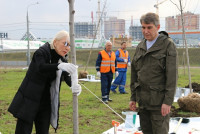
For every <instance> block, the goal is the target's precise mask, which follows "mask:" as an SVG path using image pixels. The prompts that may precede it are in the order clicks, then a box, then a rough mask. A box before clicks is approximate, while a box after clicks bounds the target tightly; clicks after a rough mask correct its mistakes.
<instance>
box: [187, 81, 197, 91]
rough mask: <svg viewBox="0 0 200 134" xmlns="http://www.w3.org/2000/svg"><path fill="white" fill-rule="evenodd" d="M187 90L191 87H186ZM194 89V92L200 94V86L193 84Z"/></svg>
mask: <svg viewBox="0 0 200 134" xmlns="http://www.w3.org/2000/svg"><path fill="white" fill-rule="evenodd" d="M185 88H189V85H187V86H185ZM192 89H193V92H196V93H200V84H198V83H196V82H193V83H192Z"/></svg>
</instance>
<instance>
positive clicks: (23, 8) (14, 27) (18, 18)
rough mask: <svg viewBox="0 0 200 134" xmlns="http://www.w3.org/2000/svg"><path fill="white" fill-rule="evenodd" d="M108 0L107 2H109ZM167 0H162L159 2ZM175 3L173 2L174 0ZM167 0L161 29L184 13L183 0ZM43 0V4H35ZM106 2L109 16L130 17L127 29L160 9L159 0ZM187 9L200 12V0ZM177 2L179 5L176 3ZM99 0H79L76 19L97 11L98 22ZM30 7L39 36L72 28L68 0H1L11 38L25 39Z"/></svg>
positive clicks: (1, 28)
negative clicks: (167, 21)
mask: <svg viewBox="0 0 200 134" xmlns="http://www.w3.org/2000/svg"><path fill="white" fill-rule="evenodd" d="M105 1H106V2H105ZM162 1H164V0H158V3H160V2H162ZM171 1H172V2H173V3H174V4H173V3H172V2H171ZM171 1H170V0H166V1H165V2H163V3H162V4H160V5H159V16H160V22H161V29H162V30H164V29H165V26H164V25H165V22H164V19H165V17H167V16H176V15H177V14H180V11H179V10H178V8H177V7H180V6H179V0H171ZM37 2H39V4H36V5H34V4H35V3H37ZM104 3H106V6H105V11H106V17H117V18H119V19H125V20H126V33H127V34H128V27H129V26H130V22H131V16H133V24H134V25H140V24H139V19H140V17H141V15H143V14H145V13H147V12H156V8H155V7H154V5H155V4H156V3H157V0H100V4H101V10H102V9H103V6H104ZM182 3H183V7H184V11H190V12H192V13H195V14H200V0H182ZM175 4H176V5H175ZM97 8H98V0H75V3H74V9H75V16H74V18H75V20H74V21H75V22H91V21H92V19H91V12H93V16H94V22H96V20H97V15H96V11H97ZM27 11H28V14H29V21H30V32H31V33H33V35H35V37H36V38H52V37H53V36H54V35H55V34H56V32H58V31H60V30H67V31H69V3H68V0H0V33H4V32H5V33H8V37H9V38H10V39H21V38H22V36H23V35H24V34H25V33H26V30H27V28H26V27H27V23H26V16H27Z"/></svg>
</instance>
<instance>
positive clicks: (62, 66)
mask: <svg viewBox="0 0 200 134" xmlns="http://www.w3.org/2000/svg"><path fill="white" fill-rule="evenodd" d="M58 69H60V70H62V71H66V72H68V73H70V74H72V73H73V72H74V71H75V70H77V66H76V65H74V64H72V63H60V64H59V65H58Z"/></svg>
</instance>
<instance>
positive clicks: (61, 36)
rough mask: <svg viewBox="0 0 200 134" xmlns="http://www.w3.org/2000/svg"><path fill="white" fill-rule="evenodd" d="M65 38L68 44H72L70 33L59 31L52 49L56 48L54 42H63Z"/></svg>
mask: <svg viewBox="0 0 200 134" xmlns="http://www.w3.org/2000/svg"><path fill="white" fill-rule="evenodd" d="M63 38H67V42H70V37H69V33H68V32H67V31H64V30H62V31H59V32H58V33H57V34H56V35H55V36H54V38H53V40H52V41H51V47H54V46H53V42H54V41H55V40H61V39H63Z"/></svg>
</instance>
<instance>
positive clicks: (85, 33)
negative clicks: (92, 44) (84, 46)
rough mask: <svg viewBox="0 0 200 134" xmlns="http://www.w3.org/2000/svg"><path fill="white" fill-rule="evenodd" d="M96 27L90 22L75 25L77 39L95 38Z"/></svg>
mask: <svg viewBox="0 0 200 134" xmlns="http://www.w3.org/2000/svg"><path fill="white" fill-rule="evenodd" d="M95 29H96V25H95V24H92V23H88V22H76V23H74V31H75V38H89V39H92V38H94V35H95Z"/></svg>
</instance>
